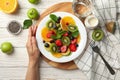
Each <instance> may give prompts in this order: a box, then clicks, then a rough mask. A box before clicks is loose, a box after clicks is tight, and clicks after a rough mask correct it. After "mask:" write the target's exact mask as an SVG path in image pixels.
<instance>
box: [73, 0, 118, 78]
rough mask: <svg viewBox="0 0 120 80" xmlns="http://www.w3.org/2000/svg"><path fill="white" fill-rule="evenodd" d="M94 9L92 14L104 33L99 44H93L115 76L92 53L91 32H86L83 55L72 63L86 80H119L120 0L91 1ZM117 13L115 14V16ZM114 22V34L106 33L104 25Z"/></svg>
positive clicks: (95, 54) (98, 57) (96, 55)
mask: <svg viewBox="0 0 120 80" xmlns="http://www.w3.org/2000/svg"><path fill="white" fill-rule="evenodd" d="M92 3H93V5H94V7H95V10H93V12H94V14H95V15H96V16H97V17H98V18H99V21H100V27H101V28H102V29H103V31H104V33H105V38H104V39H103V40H102V41H100V42H95V45H97V46H98V47H99V48H100V51H101V54H102V55H103V56H104V58H105V59H106V60H107V61H108V63H109V64H110V65H111V66H112V67H113V69H114V70H115V72H116V73H115V75H111V74H110V72H109V70H108V69H107V67H106V66H105V64H104V62H103V60H102V59H101V57H100V56H99V55H98V54H97V53H95V52H93V50H92V48H91V46H90V42H91V41H92V39H91V33H92V31H91V30H87V32H88V42H87V46H86V48H85V50H84V51H83V55H82V56H80V57H78V58H77V59H76V60H74V62H75V63H76V65H77V66H78V68H79V69H80V71H82V72H83V73H84V74H85V75H86V76H87V78H88V80H120V71H119V69H120V16H118V13H120V0H94V1H93V0H92ZM116 13H117V14H116ZM109 21H116V31H115V34H111V33H109V32H108V31H106V28H105V23H106V22H109Z"/></svg>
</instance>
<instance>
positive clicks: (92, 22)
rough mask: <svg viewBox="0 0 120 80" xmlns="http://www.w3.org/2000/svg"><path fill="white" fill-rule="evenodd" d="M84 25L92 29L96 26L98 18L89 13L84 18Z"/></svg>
mask: <svg viewBox="0 0 120 80" xmlns="http://www.w3.org/2000/svg"><path fill="white" fill-rule="evenodd" d="M84 23H85V26H86V27H87V28H89V29H94V28H96V27H97V26H98V24H99V20H98V18H97V17H96V16H94V15H90V16H88V17H86V19H85V22H84Z"/></svg>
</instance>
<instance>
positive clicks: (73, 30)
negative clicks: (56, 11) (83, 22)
mask: <svg viewBox="0 0 120 80" xmlns="http://www.w3.org/2000/svg"><path fill="white" fill-rule="evenodd" d="M68 30H69V31H70V32H75V31H77V30H78V29H77V26H75V25H69V26H68Z"/></svg>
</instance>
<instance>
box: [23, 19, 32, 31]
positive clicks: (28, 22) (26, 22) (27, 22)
mask: <svg viewBox="0 0 120 80" xmlns="http://www.w3.org/2000/svg"><path fill="white" fill-rule="evenodd" d="M31 25H32V20H31V19H27V20H24V22H23V29H28V28H29V27H30V26H31Z"/></svg>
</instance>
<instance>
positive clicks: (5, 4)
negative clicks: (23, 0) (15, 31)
mask: <svg viewBox="0 0 120 80" xmlns="http://www.w3.org/2000/svg"><path fill="white" fill-rule="evenodd" d="M17 7H18V1H17V0H0V10H1V11H3V12H5V13H9V14H10V13H13V12H15V11H16V9H17Z"/></svg>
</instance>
